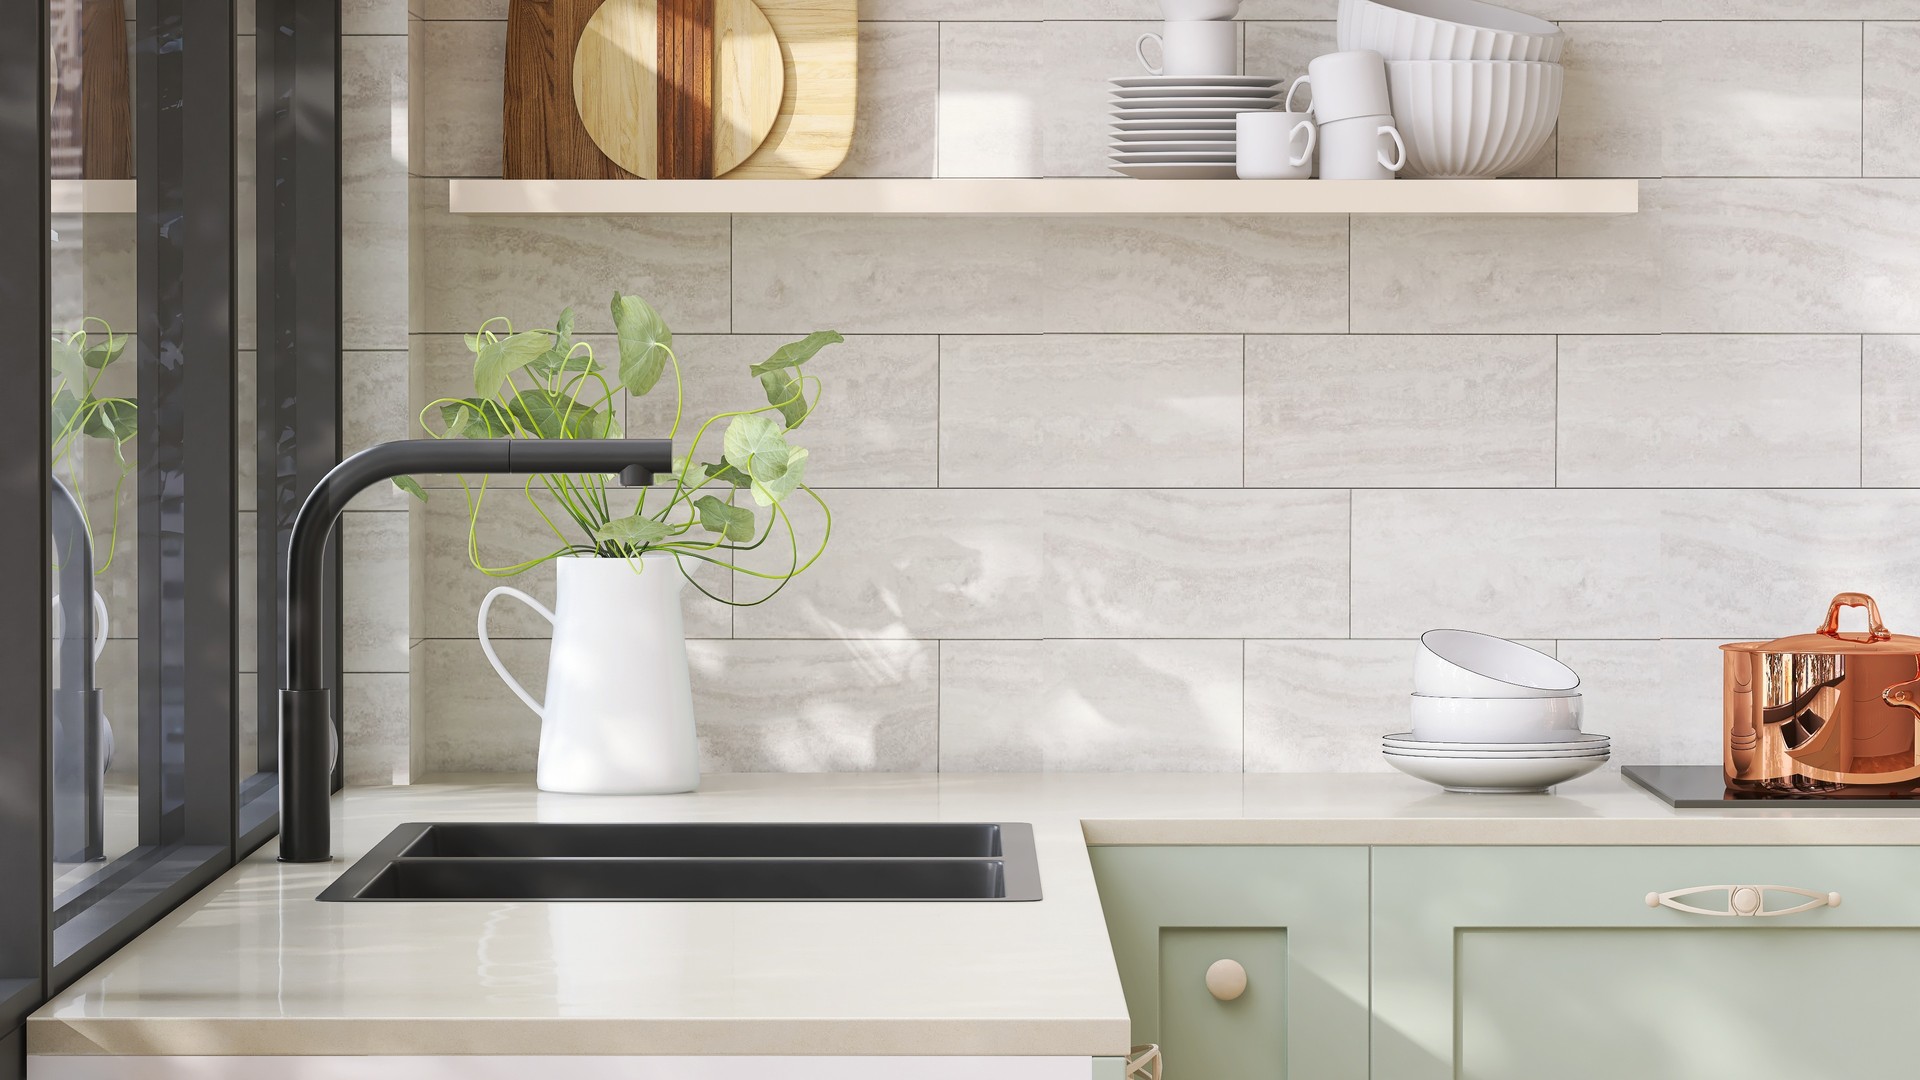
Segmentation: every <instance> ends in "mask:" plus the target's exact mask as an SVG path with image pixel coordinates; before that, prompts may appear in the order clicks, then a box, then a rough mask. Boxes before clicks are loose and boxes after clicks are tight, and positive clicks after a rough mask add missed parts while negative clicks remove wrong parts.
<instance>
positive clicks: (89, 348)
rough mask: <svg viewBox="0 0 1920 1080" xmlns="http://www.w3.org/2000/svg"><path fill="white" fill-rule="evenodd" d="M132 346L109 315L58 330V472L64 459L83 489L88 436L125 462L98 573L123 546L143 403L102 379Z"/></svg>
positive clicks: (54, 425)
mask: <svg viewBox="0 0 1920 1080" xmlns="http://www.w3.org/2000/svg"><path fill="white" fill-rule="evenodd" d="M95 326H97V327H98V328H99V331H98V339H97V340H96V335H95V334H94V333H93V332H92V328H93V327H95ZM126 349H127V337H126V335H125V334H115V333H114V332H113V327H111V326H109V325H107V322H106V320H104V319H96V318H92V317H88V318H85V319H82V320H81V321H80V328H79V329H78V330H74V331H72V332H68V331H64V330H62V331H57V332H55V334H54V335H53V345H52V350H51V354H52V364H53V389H52V400H51V402H50V408H51V409H52V411H53V423H52V431H53V440H52V443H53V446H52V468H53V471H54V473H55V474H56V475H57V474H58V473H59V471H60V468H61V466H63V465H64V466H65V467H66V470H67V480H68V485H67V486H69V487H71V488H73V489H74V490H76V491H78V490H79V489H80V487H81V484H80V478H81V471H80V470H81V461H80V457H81V455H80V454H79V453H78V452H77V448H78V447H79V446H81V445H83V444H82V442H81V440H82V439H95V440H98V441H101V442H106V443H110V444H112V446H113V457H114V460H115V461H116V462H118V463H119V470H118V473H117V475H116V476H115V477H114V482H113V518H112V522H111V525H110V528H109V530H108V533H107V556H106V558H104V559H98V560H96V566H95V569H94V574H95V576H99V575H101V574H105V573H106V572H107V570H108V569H109V568H110V567H112V565H113V556H114V552H115V551H116V550H117V549H118V548H119V546H120V495H121V491H122V489H123V488H124V487H125V486H126V482H127V475H128V474H129V473H131V472H132V471H133V462H132V461H129V460H128V458H127V443H129V442H131V441H132V440H133V437H134V435H135V433H136V430H137V426H138V419H139V412H140V410H139V407H138V406H137V405H135V404H134V402H133V401H132V399H130V398H124V397H114V396H112V395H103V394H101V393H100V392H99V387H100V380H101V379H102V378H103V377H104V376H105V375H106V373H107V369H108V368H111V367H112V366H113V365H114V363H115V362H116V361H118V360H119V359H120V357H121V355H122V354H123V353H125V352H126ZM85 506H86V503H85V500H82V502H81V507H82V509H81V512H82V513H83V514H84V513H85ZM87 529H88V532H89V533H91V532H92V529H93V523H92V522H91V521H89V522H88V523H87Z"/></svg>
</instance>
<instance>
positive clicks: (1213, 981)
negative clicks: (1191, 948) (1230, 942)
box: [1207, 960, 1247, 1001]
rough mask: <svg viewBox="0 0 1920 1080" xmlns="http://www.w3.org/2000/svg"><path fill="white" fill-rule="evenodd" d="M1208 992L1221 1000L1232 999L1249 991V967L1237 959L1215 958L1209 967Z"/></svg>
mask: <svg viewBox="0 0 1920 1080" xmlns="http://www.w3.org/2000/svg"><path fill="white" fill-rule="evenodd" d="M1207 992H1208V993H1210V994H1212V995H1213V996H1214V997H1216V998H1218V999H1219V1000H1221V1001H1232V1000H1233V999H1234V998H1237V997H1239V996H1240V995H1241V994H1244V993H1246V992H1247V969H1246V968H1243V967H1241V966H1240V964H1239V962H1238V961H1235V960H1215V961H1214V962H1213V966H1212V967H1209V968H1208V969H1207Z"/></svg>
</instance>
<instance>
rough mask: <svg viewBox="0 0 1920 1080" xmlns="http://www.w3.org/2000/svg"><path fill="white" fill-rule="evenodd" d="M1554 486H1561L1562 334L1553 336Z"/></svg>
mask: <svg viewBox="0 0 1920 1080" xmlns="http://www.w3.org/2000/svg"><path fill="white" fill-rule="evenodd" d="M1553 486H1554V487H1556V488H1557V487H1559V486H1560V335H1559V334H1555V335H1554V336H1553Z"/></svg>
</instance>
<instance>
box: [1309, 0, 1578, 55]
mask: <svg viewBox="0 0 1920 1080" xmlns="http://www.w3.org/2000/svg"><path fill="white" fill-rule="evenodd" d="M1335 34H1336V37H1337V39H1338V41H1339V42H1340V48H1342V49H1372V50H1373V51H1374V52H1377V53H1379V54H1380V55H1381V56H1384V57H1386V58H1387V59H1388V60H1544V61H1547V62H1548V63H1558V62H1559V60H1560V54H1561V53H1562V52H1564V51H1565V50H1566V47H1567V35H1566V34H1565V33H1564V32H1562V31H1561V29H1560V28H1559V27H1558V26H1555V25H1554V24H1552V23H1550V22H1548V21H1547V20H1545V19H1542V18H1538V17H1536V16H1533V15H1528V14H1526V13H1525V12H1520V11H1512V10H1509V9H1507V8H1503V7H1499V6H1497V5H1495V4H1487V3H1482V2H1481V0H1340V22H1339V26H1338V29H1337V30H1336V31H1335Z"/></svg>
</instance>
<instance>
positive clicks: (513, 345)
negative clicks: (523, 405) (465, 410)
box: [473, 330, 553, 398]
mask: <svg viewBox="0 0 1920 1080" xmlns="http://www.w3.org/2000/svg"><path fill="white" fill-rule="evenodd" d="M552 347H553V335H552V334H551V333H548V332H547V331H545V330H528V331H527V332H525V333H523V334H515V335H513V336H512V337H509V338H502V339H500V340H499V341H494V342H489V343H487V344H485V345H482V346H481V347H480V356H479V358H478V359H477V360H475V361H474V362H473V389H474V392H475V393H477V394H479V395H480V396H481V397H483V398H490V397H493V396H494V395H495V394H498V393H499V392H500V387H501V386H502V385H504V384H505V383H506V381H507V377H508V376H510V375H512V374H513V373H514V372H516V371H519V370H520V369H521V368H523V367H526V366H527V365H528V364H531V363H533V362H534V361H535V360H538V359H540V357H542V356H544V355H545V354H546V352H547V350H549V349H551V348H552Z"/></svg>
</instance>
